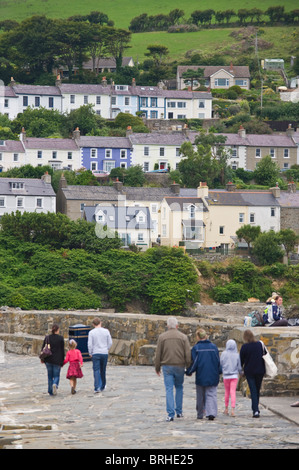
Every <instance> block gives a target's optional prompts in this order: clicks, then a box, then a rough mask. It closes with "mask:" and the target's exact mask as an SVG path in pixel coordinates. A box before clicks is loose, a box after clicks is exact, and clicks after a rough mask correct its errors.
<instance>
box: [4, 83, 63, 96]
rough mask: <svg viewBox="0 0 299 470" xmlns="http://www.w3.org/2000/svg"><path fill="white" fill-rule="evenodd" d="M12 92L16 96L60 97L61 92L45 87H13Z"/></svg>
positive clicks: (54, 88)
mask: <svg viewBox="0 0 299 470" xmlns="http://www.w3.org/2000/svg"><path fill="white" fill-rule="evenodd" d="M12 88H13V90H14V92H15V93H16V94H17V95H47V96H61V92H60V90H59V88H58V87H56V86H47V85H13V86H12Z"/></svg>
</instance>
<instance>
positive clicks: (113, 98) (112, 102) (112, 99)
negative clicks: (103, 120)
mask: <svg viewBox="0 0 299 470" xmlns="http://www.w3.org/2000/svg"><path fill="white" fill-rule="evenodd" d="M111 104H112V105H116V96H111Z"/></svg>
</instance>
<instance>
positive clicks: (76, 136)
mask: <svg viewBox="0 0 299 470" xmlns="http://www.w3.org/2000/svg"><path fill="white" fill-rule="evenodd" d="M73 139H74V140H79V139H80V129H79V127H76V129H75V130H74V131H73Z"/></svg>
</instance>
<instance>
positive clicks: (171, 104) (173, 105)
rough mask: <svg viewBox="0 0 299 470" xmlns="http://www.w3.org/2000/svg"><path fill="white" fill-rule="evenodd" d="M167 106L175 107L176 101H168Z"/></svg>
mask: <svg viewBox="0 0 299 470" xmlns="http://www.w3.org/2000/svg"><path fill="white" fill-rule="evenodd" d="M167 107H168V108H175V107H176V102H175V101H168V103H167Z"/></svg>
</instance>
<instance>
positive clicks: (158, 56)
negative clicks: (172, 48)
mask: <svg viewBox="0 0 299 470" xmlns="http://www.w3.org/2000/svg"><path fill="white" fill-rule="evenodd" d="M147 50H148V52H146V53H145V55H146V56H147V57H151V58H152V59H153V61H154V64H155V67H159V66H161V65H162V64H163V63H164V61H165V59H166V58H167V56H168V54H169V49H168V47H167V46H163V45H162V44H150V45H149V46H147Z"/></svg>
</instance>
